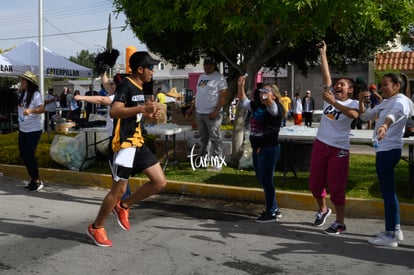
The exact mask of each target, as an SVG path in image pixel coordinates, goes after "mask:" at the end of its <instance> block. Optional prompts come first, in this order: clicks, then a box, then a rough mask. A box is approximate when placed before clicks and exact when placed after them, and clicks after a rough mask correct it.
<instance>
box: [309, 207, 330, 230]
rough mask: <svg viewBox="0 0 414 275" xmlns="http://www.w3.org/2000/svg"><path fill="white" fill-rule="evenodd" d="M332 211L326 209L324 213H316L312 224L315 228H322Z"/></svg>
mask: <svg viewBox="0 0 414 275" xmlns="http://www.w3.org/2000/svg"><path fill="white" fill-rule="evenodd" d="M331 213H332V210H331V209H330V208H328V210H327V211H326V212H325V213H321V212H319V211H318V212H317V213H316V215H315V222H314V223H313V224H314V225H315V226H322V225H324V224H325V222H326V218H328V217H329V215H331Z"/></svg>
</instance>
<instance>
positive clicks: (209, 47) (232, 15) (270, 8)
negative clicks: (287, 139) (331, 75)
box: [114, 0, 414, 73]
mask: <svg viewBox="0 0 414 275" xmlns="http://www.w3.org/2000/svg"><path fill="white" fill-rule="evenodd" d="M114 4H115V7H116V9H117V10H118V11H123V12H124V13H125V14H126V17H127V19H128V24H130V26H131V28H132V29H133V31H134V33H135V34H136V35H137V37H138V38H139V39H140V40H141V41H142V42H144V43H145V44H146V45H147V47H148V49H150V50H151V51H152V52H154V53H157V54H159V55H160V56H162V57H163V58H164V59H166V60H167V61H170V62H171V63H173V64H176V65H178V66H181V67H183V66H185V65H187V64H195V63H197V62H198V61H199V60H200V56H202V55H203V54H205V53H209V52H214V53H215V54H216V55H217V57H218V58H220V59H221V60H223V61H226V62H228V63H229V65H230V67H232V68H235V69H236V70H237V71H238V72H239V73H241V72H244V71H246V70H248V71H250V68H251V70H252V71H257V70H258V69H260V67H261V66H263V65H266V66H268V67H273V68H276V69H277V68H280V67H285V66H286V65H287V63H288V62H291V63H294V64H295V65H296V66H297V67H298V68H299V69H300V70H302V72H304V73H306V70H307V68H308V67H309V66H311V65H312V64H315V62H317V61H318V50H317V48H316V47H315V46H316V45H317V43H318V42H320V41H321V40H322V39H324V40H325V41H326V42H327V44H328V49H329V53H328V54H329V61H330V63H331V64H333V65H335V66H336V67H337V68H339V69H345V68H346V64H349V63H352V62H361V61H367V60H372V58H373V55H374V53H375V52H376V51H377V50H379V49H380V48H385V47H386V46H387V42H388V41H393V39H394V38H395V37H396V36H397V35H401V36H402V37H403V38H404V41H405V42H412V39H409V36H410V35H409V34H410V23H412V22H414V5H413V4H414V3H413V1H412V0H396V1H384V0H364V1H355V0H353V1H351V0H343V1H336V0H315V1H309V0H296V1H293V0H290V1H289V0H255V1H252V0H209V1H203V0H152V1H142V0H114ZM407 38H408V39H407ZM240 56H242V58H241V59H242V60H241V61H240Z"/></svg>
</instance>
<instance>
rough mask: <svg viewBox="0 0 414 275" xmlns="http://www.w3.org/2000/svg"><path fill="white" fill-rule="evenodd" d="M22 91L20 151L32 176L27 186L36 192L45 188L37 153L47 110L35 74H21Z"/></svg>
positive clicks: (19, 107) (19, 105)
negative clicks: (43, 114)
mask: <svg viewBox="0 0 414 275" xmlns="http://www.w3.org/2000/svg"><path fill="white" fill-rule="evenodd" d="M20 91H21V93H20V98H19V104H18V113H19V152H20V156H21V158H22V160H23V162H24V164H25V166H26V169H27V172H28V173H29V175H30V177H31V178H32V179H31V181H30V183H29V184H28V185H27V186H25V188H27V189H28V190H29V191H30V192H36V191H39V190H40V189H42V188H43V181H41V180H40V178H39V169H38V166H37V161H36V157H35V153H36V148H37V144H38V143H39V140H40V136H41V135H42V130H43V125H42V113H44V112H45V107H44V105H43V100H42V95H41V94H40V92H39V84H38V81H37V77H36V75H35V74H33V73H32V72H26V73H25V74H24V75H22V76H21V84H20Z"/></svg>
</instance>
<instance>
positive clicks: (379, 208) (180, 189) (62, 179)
mask: <svg viewBox="0 0 414 275" xmlns="http://www.w3.org/2000/svg"><path fill="white" fill-rule="evenodd" d="M39 170H40V174H41V175H42V179H43V180H44V182H45V188H48V184H67V185H75V186H76V185H79V186H91V187H99V188H105V189H109V188H110V187H111V185H112V178H111V176H110V175H102V174H94V173H87V172H78V171H71V170H56V169H45V168H40V169H39ZM0 172H2V173H3V174H4V176H8V177H14V178H17V179H21V180H25V179H27V172H26V169H25V167H23V166H15V165H4V164H0ZM146 181H147V179H146V178H137V177H134V178H131V179H130V181H129V183H130V186H131V190H132V191H134V190H136V189H137V187H139V186H140V185H142V184H143V183H144V182H146ZM164 192H165V193H171V194H183V195H191V196H198V197H203V198H212V199H214V198H217V199H225V200H229V201H247V202H255V203H263V201H264V196H263V191H262V190H261V189H259V188H241V187H232V186H223V185H212V184H203V183H187V182H177V181H170V180H167V187H166V189H165V191H164ZM276 194H277V200H278V203H279V206H280V207H281V208H288V209H297V210H308V211H309V210H310V211H312V210H314V209H316V204H315V200H314V198H313V197H312V196H311V194H308V193H306V194H303V193H294V192H284V191H278V192H277V193H276ZM328 204H329V206H330V207H332V205H331V204H330V201H329V200H328ZM413 213H414V204H407V203H400V216H401V223H402V224H411V225H414V214H413ZM346 215H347V217H357V218H375V219H383V217H384V210H383V201H382V200H364V199H353V198H347V206H346Z"/></svg>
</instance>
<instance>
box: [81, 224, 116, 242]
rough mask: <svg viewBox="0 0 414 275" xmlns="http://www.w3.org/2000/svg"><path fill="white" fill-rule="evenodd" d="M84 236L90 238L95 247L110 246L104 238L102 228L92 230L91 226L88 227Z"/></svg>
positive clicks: (106, 238) (104, 233)
mask: <svg viewBox="0 0 414 275" xmlns="http://www.w3.org/2000/svg"><path fill="white" fill-rule="evenodd" d="M86 235H88V237H89V238H91V239H92V240H93V241H94V243H95V244H96V245H97V246H100V247H110V246H112V241H111V240H108V237H107V236H106V231H105V229H104V228H98V229H95V228H93V226H92V224H90V225H89V226H88V229H87V230H86Z"/></svg>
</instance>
